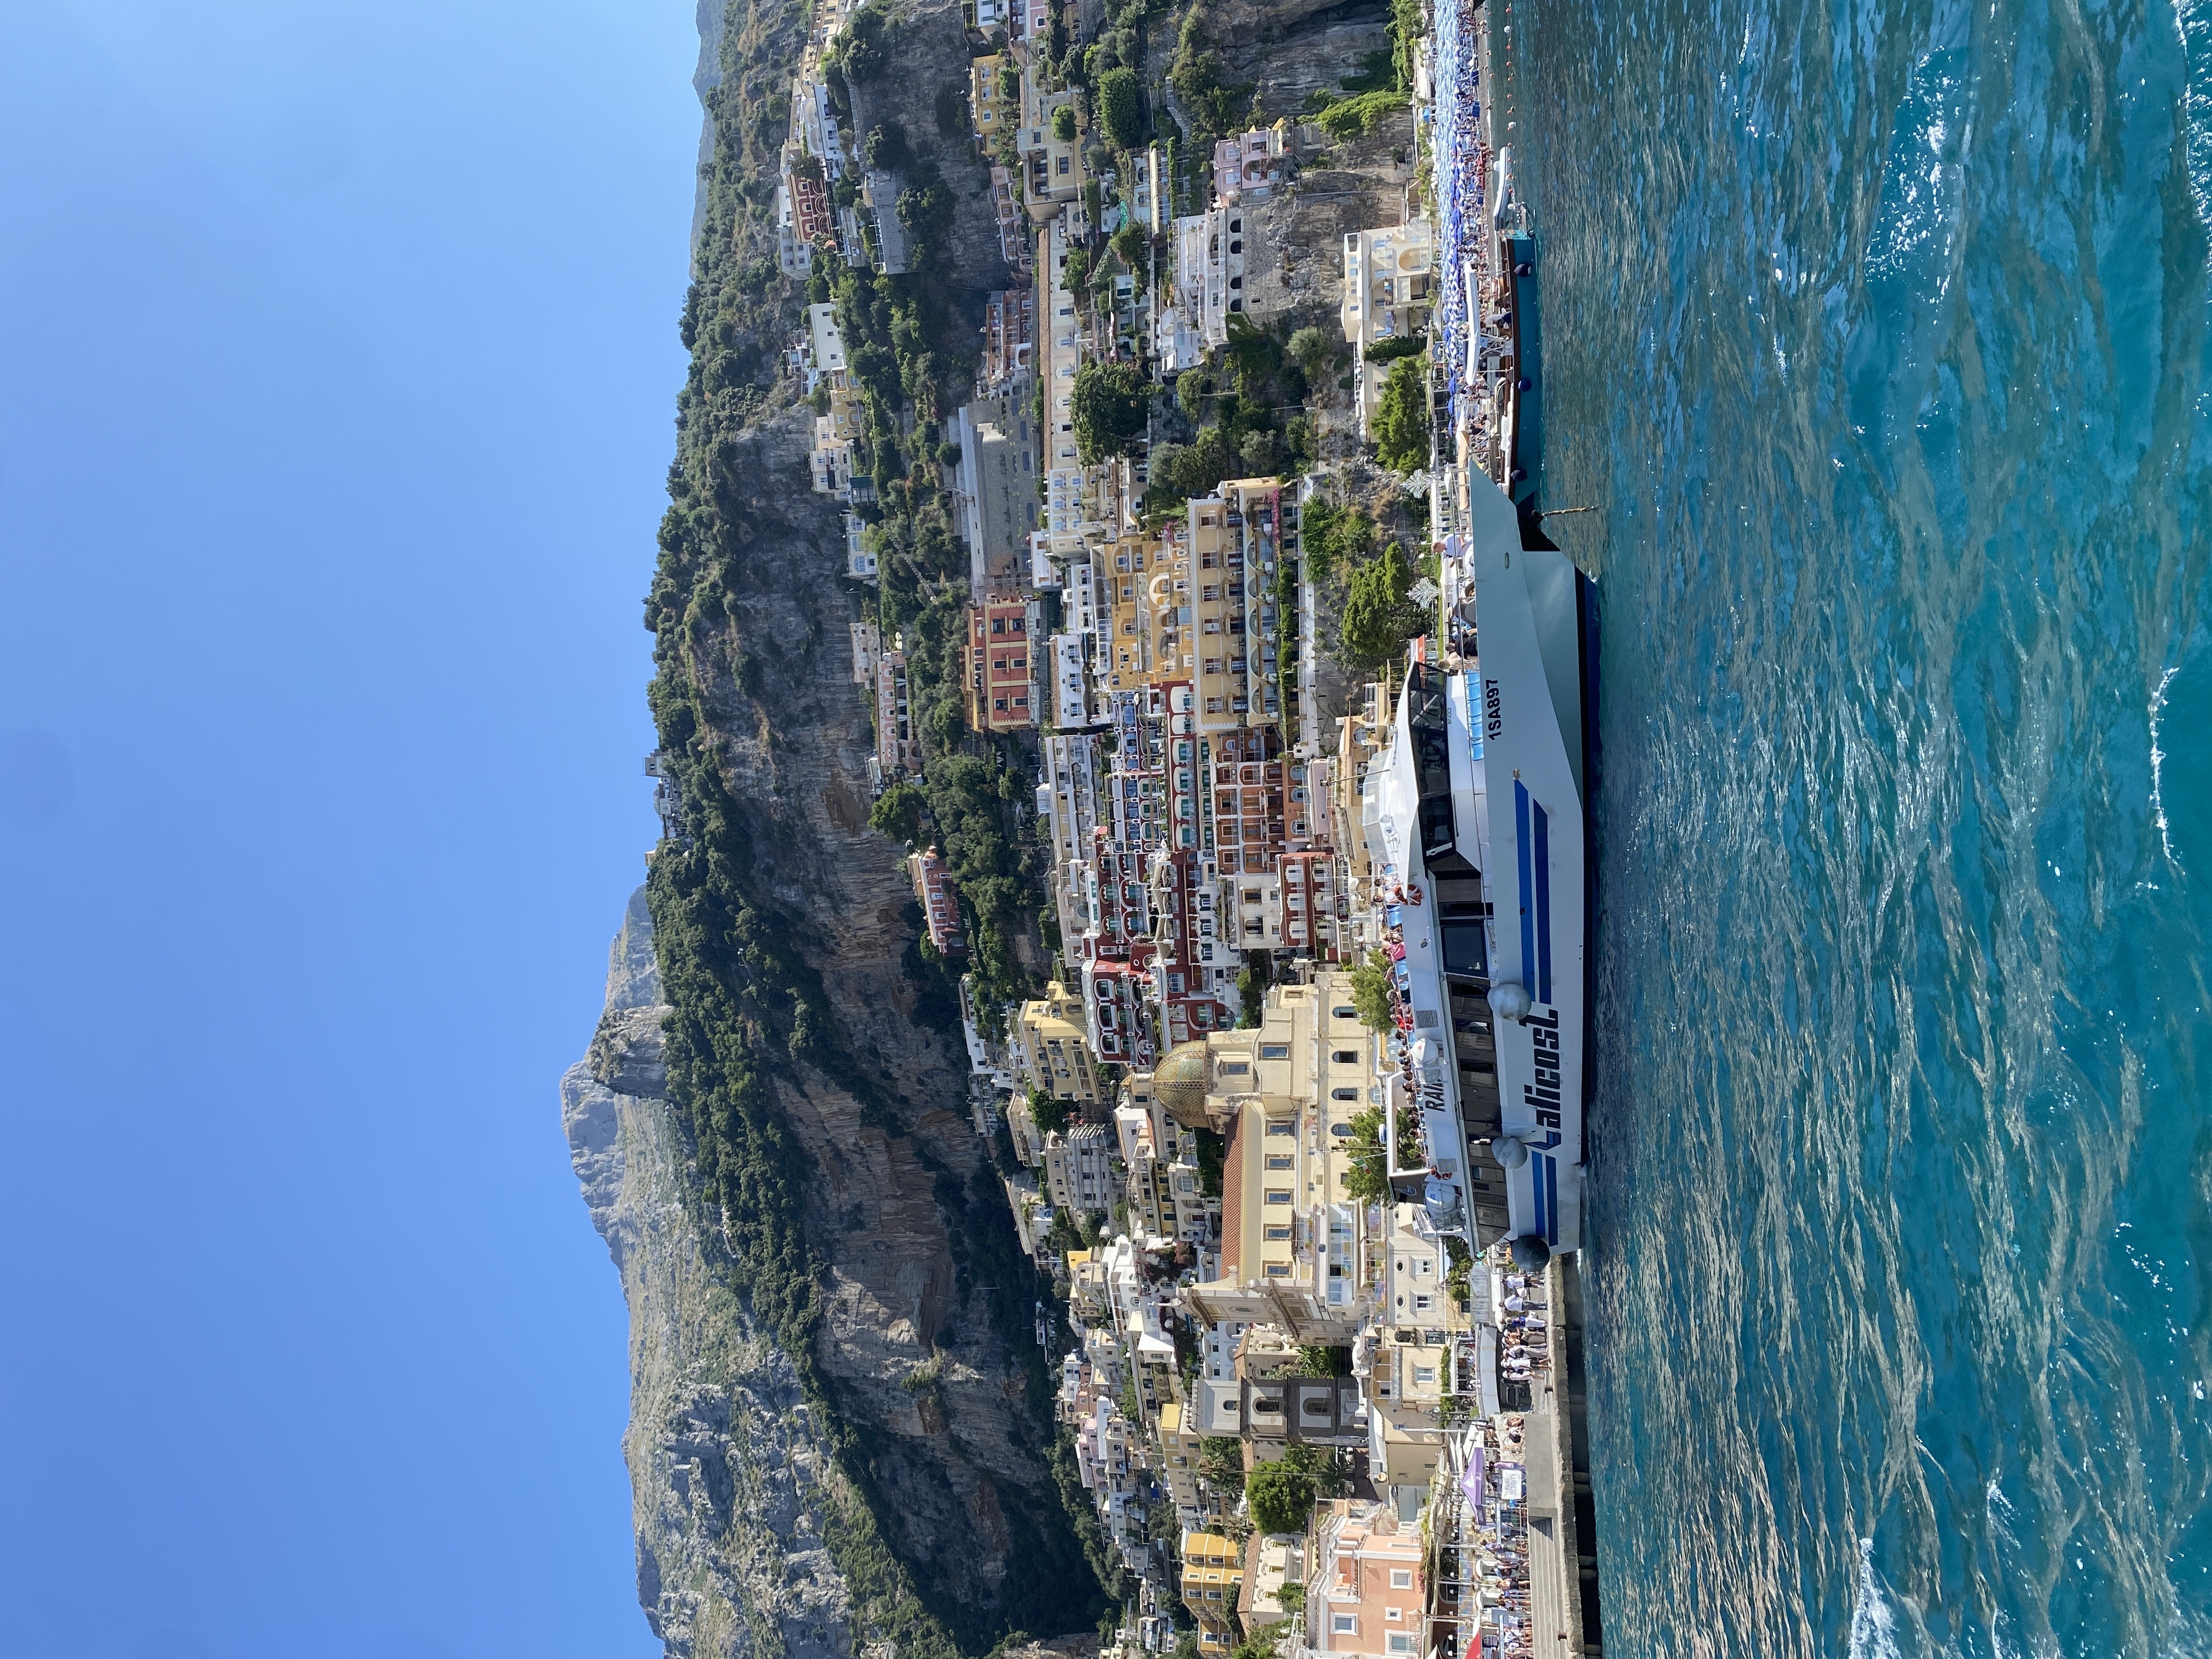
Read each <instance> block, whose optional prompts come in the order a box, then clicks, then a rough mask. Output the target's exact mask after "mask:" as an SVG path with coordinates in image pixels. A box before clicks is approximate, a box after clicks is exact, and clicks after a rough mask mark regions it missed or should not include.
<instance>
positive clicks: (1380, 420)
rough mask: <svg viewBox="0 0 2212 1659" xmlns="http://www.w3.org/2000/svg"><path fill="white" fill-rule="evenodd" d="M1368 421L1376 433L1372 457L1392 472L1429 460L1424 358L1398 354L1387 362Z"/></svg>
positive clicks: (1423, 464)
mask: <svg viewBox="0 0 2212 1659" xmlns="http://www.w3.org/2000/svg"><path fill="white" fill-rule="evenodd" d="M1368 425H1369V427H1370V429H1371V430H1372V431H1373V432H1374V434H1375V459H1376V460H1378V461H1380V462H1382V463H1383V465H1385V466H1387V467H1389V469H1390V470H1391V471H1393V472H1412V471H1415V470H1416V469H1418V468H1420V467H1424V466H1426V465H1428V464H1429V376H1428V365H1427V363H1426V362H1425V360H1424V359H1422V358H1419V357H1401V358H1400V359H1399V360H1398V361H1397V362H1395V363H1393V364H1391V365H1390V372H1389V374H1387V375H1385V376H1383V390H1382V391H1381V392H1379V393H1378V394H1377V395H1376V399H1375V413H1374V415H1373V416H1371V417H1370V419H1369V421H1368Z"/></svg>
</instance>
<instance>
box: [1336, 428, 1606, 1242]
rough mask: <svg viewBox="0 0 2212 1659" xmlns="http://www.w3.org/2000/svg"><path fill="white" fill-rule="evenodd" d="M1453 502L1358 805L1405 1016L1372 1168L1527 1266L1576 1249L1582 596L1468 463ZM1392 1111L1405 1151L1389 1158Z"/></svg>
mask: <svg viewBox="0 0 2212 1659" xmlns="http://www.w3.org/2000/svg"><path fill="white" fill-rule="evenodd" d="M1468 491H1469V500H1468V507H1469V510H1468V517H1467V526H1468V529H1467V533H1466V534H1465V536H1464V537H1458V536H1455V537H1452V538H1447V540H1446V542H1445V544H1444V560H1443V575H1444V580H1445V586H1444V590H1443V591H1444V595H1445V598H1446V599H1447V602H1448V603H1447V605H1446V607H1445V611H1444V622H1445V626H1444V628H1443V630H1441V632H1440V634H1439V635H1437V636H1435V637H1434V638H1432V639H1425V640H1423V641H1420V642H1419V645H1418V646H1417V647H1416V650H1415V653H1414V657H1413V661H1412V662H1411V663H1409V665H1407V671H1406V678H1405V682H1404V685H1403V689H1402V691H1401V696H1400V697H1399V698H1398V702H1397V708H1396V709H1395V729H1394V732H1393V734H1392V739H1391V742H1390V744H1389V748H1388V749H1387V750H1383V752H1382V753H1380V754H1378V755H1377V756H1376V758H1375V759H1374V761H1373V762H1372V763H1370V767H1369V769H1368V774H1367V782H1366V784H1365V787H1364V795H1363V802H1362V818H1363V822H1364V825H1365V826H1366V829H1365V833H1366V836H1367V839H1368V842H1369V847H1370V853H1371V854H1372V856H1373V857H1374V859H1375V861H1376V864H1377V866H1379V867H1380V868H1381V869H1382V870H1383V872H1384V873H1383V878H1382V880H1381V883H1380V885H1381V888H1382V896H1383V900H1384V902H1386V904H1387V905H1388V906H1389V908H1388V909H1387V911H1386V920H1387V921H1389V922H1390V923H1391V924H1392V926H1393V927H1394V929H1395V932H1396V933H1397V935H1398V938H1397V940H1396V941H1395V943H1396V945H1397V946H1398V947H1400V948H1401V950H1402V955H1401V956H1396V957H1395V960H1394V968H1393V972H1394V975H1395V980H1396V983H1397V985H1398V988H1399V994H1400V998H1401V1003H1402V1005H1403V1006H1406V1007H1407V1010H1408V1011H1409V1012H1410V1014H1411V1018H1410V1021H1408V1022H1403V1023H1401V1030H1400V1031H1399V1033H1398V1034H1397V1036H1396V1037H1395V1039H1394V1040H1393V1042H1392V1046H1391V1050H1390V1053H1391V1060H1390V1064H1389V1068H1388V1069H1387V1070H1386V1074H1385V1079H1384V1084H1385V1091H1386V1093H1385V1107H1386V1119H1387V1121H1388V1126H1389V1127H1388V1128H1387V1130H1386V1133H1387V1135H1388V1137H1389V1139H1388V1140H1387V1142H1386V1145H1387V1146H1388V1147H1389V1151H1390V1160H1389V1164H1388V1166H1387V1167H1388V1169H1389V1176H1390V1179H1391V1182H1392V1185H1393V1187H1394V1188H1395V1191H1396V1192H1397V1194H1398V1195H1399V1196H1401V1198H1407V1199H1413V1200H1417V1201H1419V1203H1421V1204H1422V1205H1423V1206H1424V1208H1425V1212H1426V1213H1427V1214H1428V1216H1429V1217H1430V1218H1431V1222H1432V1224H1433V1225H1434V1226H1435V1228H1436V1230H1437V1231H1438V1232H1440V1233H1443V1232H1448V1233H1454V1234H1457V1235H1458V1236H1461V1237H1466V1238H1467V1239H1468V1241H1469V1242H1470V1243H1473V1244H1474V1245H1475V1246H1476V1247H1477V1248H1482V1247H1486V1246H1487V1245H1489V1244H1491V1243H1493V1242H1495V1241H1496V1240H1497V1239H1498V1238H1500V1237H1504V1238H1508V1239H1510V1241H1511V1243H1512V1249H1513V1254H1514V1255H1515V1257H1516V1260H1518V1261H1521V1262H1522V1264H1523V1265H1524V1266H1527V1267H1541V1265H1542V1264H1543V1263H1544V1262H1545V1261H1548V1260H1550V1258H1551V1257H1552V1256H1553V1255H1555V1254H1563V1253H1565V1252H1569V1251H1572V1250H1575V1249H1579V1248H1580V1246H1581V1244H1582V1239H1583V1169H1584V1165H1585V1163H1586V1160H1587V1156H1588V1146H1587V1138H1586V1134H1585V1129H1584V1106H1585V1103H1586V1099H1587V1096H1588V1090H1589V1070H1588V1066H1587V1064H1586V1055H1587V1054H1588V1050H1589V983H1588V975H1589V957H1590V927H1591V923H1592V921H1593V920H1594V916H1595V902H1594V900H1595V892H1594V888H1593V884H1592V878H1591V868H1590V864H1589V856H1588V853H1589V840H1590V836H1589V799H1590V793H1589V786H1590V774H1591V750H1592V744H1593V741H1594V738H1593V733H1594V732H1595V714H1596V702H1597V699H1596V667H1597V652H1596V629H1597V608H1596V592H1595V587H1594V586H1593V585H1592V584H1591V583H1590V581H1589V579H1588V578H1587V577H1585V576H1583V574H1582V573H1581V572H1580V571H1579V570H1577V568H1575V566H1574V564H1573V562H1571V560H1570V559H1568V558H1567V556H1565V554H1563V553H1560V552H1559V551H1558V550H1555V549H1553V548H1551V547H1550V546H1548V544H1547V545H1543V546H1538V547H1530V546H1528V545H1526V543H1528V542H1531V541H1533V542H1538V543H1542V542H1543V540H1544V538H1543V536H1542V534H1541V530H1539V529H1538V528H1537V527H1536V526H1537V521H1536V520H1534V519H1533V518H1530V519H1527V520H1524V519H1523V518H1522V514H1521V513H1520V512H1519V510H1518V508H1517V507H1516V502H1515V501H1513V499H1512V498H1511V497H1510V496H1509V495H1507V494H1506V493H1505V491H1504V490H1503V489H1499V488H1498V486H1497V485H1496V484H1494V483H1492V482H1491V481H1490V480H1489V479H1488V478H1486V477H1484V476H1483V475H1482V474H1481V473H1480V471H1472V472H1471V474H1470V477H1469V479H1468ZM1524 525H1525V526H1527V531H1528V533H1527V534H1526V535H1525V536H1524V533H1523V526H1524ZM1455 647H1461V648H1457V649H1455ZM1465 647H1474V648H1473V649H1472V650H1468V649H1465ZM1407 1114H1415V1115H1417V1119H1416V1121H1418V1122H1419V1126H1420V1135H1419V1144H1420V1145H1421V1146H1422V1147H1423V1149H1424V1153H1425V1161H1423V1162H1417V1163H1416V1164H1413V1165H1412V1166H1409V1167H1406V1168H1401V1167H1400V1164H1399V1161H1398V1156H1397V1149H1398V1146H1399V1144H1400V1143H1399V1123H1400V1121H1401V1117H1402V1116H1404V1115H1407Z"/></svg>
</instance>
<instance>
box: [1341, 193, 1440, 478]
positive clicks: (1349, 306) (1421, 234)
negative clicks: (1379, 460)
mask: <svg viewBox="0 0 2212 1659" xmlns="http://www.w3.org/2000/svg"><path fill="white" fill-rule="evenodd" d="M1435 267H1436V233H1435V228H1434V227H1433V226H1431V223H1430V222H1429V221H1428V219H1427V218H1425V217H1419V218H1414V219H1411V220H1408V221H1407V222H1406V223H1404V224H1402V225H1386V226H1384V227H1383V228H1380V229H1376V230H1354V231H1347V232H1346V234H1345V238H1344V298H1343V301H1342V303H1341V304H1340V307H1339V308H1338V320H1339V322H1340V323H1341V325H1343V329H1344V339H1345V343H1346V344H1347V345H1349V346H1351V347H1352V350H1353V356H1354V358H1355V360H1356V363H1357V367H1356V368H1354V369H1353V371H1352V374H1353V380H1352V388H1353V391H1352V401H1353V404H1354V406H1355V407H1356V409H1357V410H1358V416H1359V433H1360V435H1361V436H1362V437H1365V436H1367V435H1368V424H1367V423H1368V421H1369V419H1370V416H1371V414H1372V412H1373V410H1374V408H1375V399H1376V395H1377V394H1378V393H1379V392H1381V391H1382V389H1383V375H1384V374H1385V373H1386V372H1387V370H1386V369H1385V368H1384V367H1383V365H1381V364H1377V363H1370V362H1368V360H1367V354H1368V352H1369V350H1370V349H1371V348H1372V347H1374V346H1375V345H1376V344H1377V343H1380V342H1382V341H1384V340H1393V339H1401V338H1403V337H1407V336H1408V335H1413V334H1419V333H1420V332H1422V331H1424V330H1425V329H1426V328H1427V327H1428V323H1429V312H1430V309H1431V307H1432V306H1433V305H1434V304H1435V302H1436V278H1435Z"/></svg>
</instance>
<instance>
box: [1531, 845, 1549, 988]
mask: <svg viewBox="0 0 2212 1659" xmlns="http://www.w3.org/2000/svg"><path fill="white" fill-rule="evenodd" d="M1534 817H1535V820H1536V848H1535V859H1536V1000H1537V1001H1539V1002H1541V1003H1542V1004H1543V1005H1544V1006H1546V1007H1547V1008H1548V1007H1550V1006H1552V815H1551V814H1550V813H1548V812H1547V811H1545V810H1544V809H1543V808H1542V807H1541V806H1538V807H1535V808H1534Z"/></svg>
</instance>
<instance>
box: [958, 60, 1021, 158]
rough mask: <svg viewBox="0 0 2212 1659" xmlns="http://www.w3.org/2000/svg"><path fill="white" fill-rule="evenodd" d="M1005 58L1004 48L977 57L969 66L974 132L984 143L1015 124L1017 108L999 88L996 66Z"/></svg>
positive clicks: (969, 87)
mask: <svg viewBox="0 0 2212 1659" xmlns="http://www.w3.org/2000/svg"><path fill="white" fill-rule="evenodd" d="M1005 63H1006V55H1005V54H1004V53H1003V52H994V53H993V54H992V55H991V56H990V57H988V58H976V59H975V60H974V61H973V62H972V63H970V64H969V66H968V109H969V117H970V118H971V119H972V121H973V123H974V125H975V136H976V137H978V138H980V139H981V140H982V141H983V143H984V144H985V145H986V147H987V146H989V145H991V144H994V143H997V142H998V137H999V132H1000V129H1001V128H1003V127H1008V126H1013V125H1018V121H1017V116H1018V109H1017V107H1016V105H1015V103H1014V102H1013V101H1012V100H1008V99H1007V98H1006V96H1005V95H1004V94H1002V93H1001V92H1000V88H999V70H1000V68H1001V67H1002V66H1003V65H1004V64H1005Z"/></svg>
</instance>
